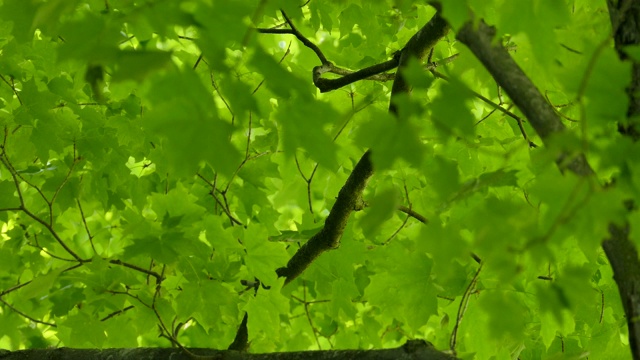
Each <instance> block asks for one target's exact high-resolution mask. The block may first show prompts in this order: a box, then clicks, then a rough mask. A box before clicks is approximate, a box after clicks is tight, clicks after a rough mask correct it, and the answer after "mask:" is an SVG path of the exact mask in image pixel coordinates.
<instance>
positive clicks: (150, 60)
mask: <svg viewBox="0 0 640 360" xmlns="http://www.w3.org/2000/svg"><path fill="white" fill-rule="evenodd" d="M170 64H171V53H169V52H166V51H131V50H123V51H119V52H118V53H117V54H116V57H115V63H114V67H115V70H114V72H113V75H111V76H112V80H113V81H125V80H134V81H142V80H144V79H145V78H146V77H147V76H149V74H151V73H153V72H155V71H159V70H162V69H165V68H168V67H169V66H170Z"/></svg>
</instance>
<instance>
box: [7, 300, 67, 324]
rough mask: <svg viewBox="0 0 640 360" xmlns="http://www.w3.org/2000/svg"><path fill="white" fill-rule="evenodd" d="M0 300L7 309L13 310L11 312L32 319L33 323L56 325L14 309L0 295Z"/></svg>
mask: <svg viewBox="0 0 640 360" xmlns="http://www.w3.org/2000/svg"><path fill="white" fill-rule="evenodd" d="M0 301H1V302H2V303H3V304H5V305H6V306H7V307H8V308H9V309H11V310H13V312H15V313H17V314H18V315H20V316H22V317H25V318H27V319H29V320H31V321H33V322H34V323H37V324H42V325H48V326H51V327H58V325H56V324H52V323H48V322H46V321H41V320H38V319H34V318H32V317H31V316H29V315H27V314H25V313H23V312H22V311H20V310H18V309H16V308H15V307H14V306H13V305H11V304H9V303H8V302H6V301H4V299H2V298H1V297H0Z"/></svg>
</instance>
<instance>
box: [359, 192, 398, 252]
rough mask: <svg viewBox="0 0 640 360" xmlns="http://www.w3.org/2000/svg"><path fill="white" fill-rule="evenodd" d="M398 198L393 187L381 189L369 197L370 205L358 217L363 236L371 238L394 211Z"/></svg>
mask: <svg viewBox="0 0 640 360" xmlns="http://www.w3.org/2000/svg"><path fill="white" fill-rule="evenodd" d="M398 200H399V194H398V192H397V191H395V189H385V190H382V191H380V192H379V193H378V194H376V196H375V197H374V198H373V199H371V206H370V207H369V208H368V209H366V210H365V214H364V216H363V217H362V218H361V219H360V226H361V227H362V233H363V234H364V236H365V238H368V239H371V240H373V238H374V237H375V235H376V234H377V232H378V230H379V229H380V226H381V225H382V224H383V223H384V222H385V221H387V220H389V219H390V218H391V216H392V215H393V214H394V213H395V211H396V208H397V207H398V205H399V204H398V202H399V201H398Z"/></svg>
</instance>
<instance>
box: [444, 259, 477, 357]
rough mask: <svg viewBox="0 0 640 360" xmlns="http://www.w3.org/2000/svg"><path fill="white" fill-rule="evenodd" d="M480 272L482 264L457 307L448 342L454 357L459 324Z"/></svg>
mask: <svg viewBox="0 0 640 360" xmlns="http://www.w3.org/2000/svg"><path fill="white" fill-rule="evenodd" d="M481 270H482V264H480V266H479V267H478V270H477V271H476V274H475V275H474V276H473V278H472V279H471V281H470V282H469V285H468V286H467V288H466V289H465V291H464V294H462V299H460V305H459V306H458V315H457V316H456V323H455V325H454V326H453V332H452V333H451V339H450V340H449V348H450V349H451V351H452V352H453V354H454V355H455V353H456V343H457V341H458V329H459V327H460V323H461V322H462V318H463V317H464V314H465V312H466V311H467V307H468V306H469V297H470V296H471V294H472V293H473V291H474V289H475V287H476V283H477V282H478V276H479V275H480V271H481Z"/></svg>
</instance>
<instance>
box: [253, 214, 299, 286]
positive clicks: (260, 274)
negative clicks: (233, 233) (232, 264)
mask: <svg viewBox="0 0 640 360" xmlns="http://www.w3.org/2000/svg"><path fill="white" fill-rule="evenodd" d="M242 242H243V243H244V244H245V246H246V248H247V256H246V257H245V262H246V265H247V269H248V270H249V272H250V273H251V274H252V275H253V276H255V277H257V278H258V279H259V280H260V281H261V282H262V283H264V284H265V285H268V286H272V285H273V284H275V283H276V281H277V276H276V272H275V270H276V269H278V268H281V267H283V266H285V265H286V264H287V261H289V255H287V252H286V250H285V248H284V245H283V244H281V243H274V242H270V241H268V236H267V233H266V232H265V229H264V228H263V227H261V226H258V225H252V226H249V228H248V229H247V230H246V231H245V233H244V237H243V239H242Z"/></svg>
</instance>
